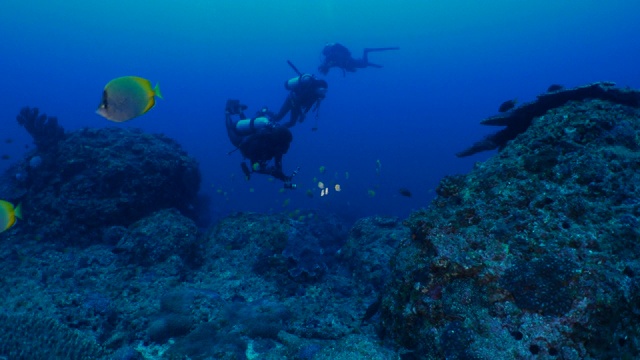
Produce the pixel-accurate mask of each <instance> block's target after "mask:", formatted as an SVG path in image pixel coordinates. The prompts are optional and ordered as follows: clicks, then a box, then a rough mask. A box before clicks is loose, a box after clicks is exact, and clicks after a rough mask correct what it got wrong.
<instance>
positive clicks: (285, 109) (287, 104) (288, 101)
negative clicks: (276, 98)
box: [271, 94, 293, 122]
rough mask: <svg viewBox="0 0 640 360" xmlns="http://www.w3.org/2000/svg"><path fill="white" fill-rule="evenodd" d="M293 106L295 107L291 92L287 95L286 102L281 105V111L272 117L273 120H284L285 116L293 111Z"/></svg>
mask: <svg viewBox="0 0 640 360" xmlns="http://www.w3.org/2000/svg"><path fill="white" fill-rule="evenodd" d="M292 107H293V99H292V98H291V94H289V95H287V98H286V99H285V100H284V103H283V104H282V106H281V107H280V111H278V113H277V114H275V115H274V116H273V118H271V121H273V122H278V121H280V120H282V119H283V118H284V117H285V115H287V113H288V112H289V111H291V108H292Z"/></svg>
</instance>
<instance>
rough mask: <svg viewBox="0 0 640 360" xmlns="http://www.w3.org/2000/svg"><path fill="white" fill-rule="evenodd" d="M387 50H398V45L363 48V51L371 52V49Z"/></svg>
mask: <svg viewBox="0 0 640 360" xmlns="http://www.w3.org/2000/svg"><path fill="white" fill-rule="evenodd" d="M387 50H400V48H399V47H397V46H394V47H384V48H365V49H364V51H365V52H372V51H387Z"/></svg>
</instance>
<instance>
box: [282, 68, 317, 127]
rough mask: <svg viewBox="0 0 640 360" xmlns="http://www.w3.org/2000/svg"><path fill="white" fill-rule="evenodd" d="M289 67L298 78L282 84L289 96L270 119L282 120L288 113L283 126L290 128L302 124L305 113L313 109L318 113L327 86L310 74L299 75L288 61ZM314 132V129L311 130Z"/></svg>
mask: <svg viewBox="0 0 640 360" xmlns="http://www.w3.org/2000/svg"><path fill="white" fill-rule="evenodd" d="M287 63H289V66H291V68H293V70H294V71H295V72H296V73H297V74H298V76H296V77H294V78H291V79H289V80H287V81H286V82H285V83H284V87H285V89H287V90H289V95H288V96H287V98H286V99H285V101H284V104H282V106H281V107H280V111H278V113H277V114H275V115H274V116H273V118H272V119H271V120H272V121H274V122H278V121H280V120H282V119H283V118H284V117H285V116H286V115H287V113H288V112H291V116H290V117H289V122H287V123H286V124H285V125H284V126H286V127H287V128H290V127H292V126H294V125H295V124H296V123H298V122H303V121H304V119H305V117H306V115H307V113H308V112H309V111H310V110H312V109H313V111H318V107H319V106H320V103H321V102H322V100H323V99H324V98H325V96H326V94H327V88H328V86H329V85H328V84H327V82H326V81H324V80H321V79H318V78H316V77H315V76H313V75H311V74H303V73H301V72H300V71H299V70H298V69H297V68H296V67H295V66H294V65H293V64H292V63H291V62H290V61H287ZM313 130H316V127H314V128H313Z"/></svg>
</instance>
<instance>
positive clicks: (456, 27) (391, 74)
mask: <svg viewBox="0 0 640 360" xmlns="http://www.w3.org/2000/svg"><path fill="white" fill-rule="evenodd" d="M637 11H638V5H635V4H634V3H632V2H626V1H613V2H608V3H606V4H605V3H603V2H597V1H580V2H577V1H570V2H556V1H537V2H517V1H508V0H507V1H483V2H474V1H403V2H401V3H393V4H392V3H389V2H377V1H349V2H341V1H269V2H263V1H242V2H232V1H189V2H188V3H179V2H174V1H135V2H128V1H112V2H109V3H108V5H106V4H105V3H104V2H97V1H47V2H39V1H14V0H7V1H3V2H2V4H0V20H1V21H0V33H2V34H3V41H2V42H0V52H1V53H2V56H1V57H0V68H1V69H2V74H3V80H2V83H1V84H0V94H1V95H2V96H0V117H1V118H3V119H5V120H4V121H3V130H2V135H3V138H11V139H14V140H15V141H13V142H12V143H10V144H7V143H4V142H3V143H2V144H0V153H2V154H5V155H8V157H9V158H10V159H9V160H3V161H2V162H1V163H0V170H3V169H4V168H6V167H7V166H8V165H9V164H10V163H11V161H12V159H16V158H19V157H20V156H21V154H22V153H24V152H25V149H24V145H26V144H29V143H30V139H29V137H28V134H27V133H26V132H24V131H23V130H21V129H20V128H19V126H18V124H17V123H16V122H15V121H13V118H14V116H15V114H16V113H17V111H18V110H19V109H20V108H21V107H22V106H25V105H31V106H38V107H39V108H40V109H41V111H44V112H47V113H49V114H55V115H56V116H57V117H58V119H59V122H60V124H61V125H62V126H63V127H64V128H65V129H67V130H74V129H77V128H81V127H92V128H101V127H114V126H115V127H136V128H142V129H144V130H145V131H147V132H152V133H164V134H166V135H167V136H169V137H171V138H174V139H176V140H177V141H178V142H179V143H180V144H181V145H182V146H183V147H184V148H185V149H186V151H187V152H188V153H190V154H191V155H192V156H194V157H195V158H196V159H197V160H198V161H199V163H200V168H201V171H202V173H203V182H202V190H201V192H202V194H203V195H205V196H208V197H209V198H210V199H211V206H210V208H211V210H210V211H211V212H212V214H211V217H212V219H219V218H220V217H222V216H224V215H226V214H228V213H229V212H232V211H259V212H269V211H271V212H279V211H282V210H287V211H292V210H294V209H314V208H326V209H329V210H330V211H333V212H337V213H339V214H341V215H343V216H345V217H350V218H351V219H352V220H355V219H357V218H359V217H362V216H368V215H372V214H387V215H398V216H401V217H405V216H407V215H408V214H409V213H410V212H411V211H412V210H415V209H419V208H421V207H424V206H426V205H427V204H428V203H429V201H430V200H431V199H432V198H433V197H434V195H435V193H434V188H435V186H436V185H437V182H438V181H439V180H440V179H441V178H442V176H443V175H445V174H453V173H464V172H466V171H468V170H469V169H470V168H471V167H472V164H473V163H474V162H476V161H479V160H483V159H486V158H487V157H488V156H490V155H491V153H484V154H480V155H477V156H473V157H470V158H465V159H458V158H456V157H455V156H454V154H455V153H456V152H458V151H460V150H461V149H463V148H465V147H466V146H467V145H468V144H469V143H470V141H474V140H475V139H476V138H479V137H480V136H482V135H483V134H486V133H488V132H489V131H490V130H491V129H487V128H483V127H481V126H479V125H478V120H479V119H480V118H484V117H486V116H489V115H492V114H494V113H496V112H497V108H498V105H499V104H500V103H502V102H503V101H505V100H508V99H512V98H517V99H518V100H519V101H520V102H523V101H529V100H532V99H533V98H534V96H535V95H536V94H538V93H540V92H543V91H544V90H545V89H546V88H547V87H548V86H549V85H550V84H552V83H557V84H562V85H565V86H575V85H579V84H583V83H588V82H593V81H596V80H607V81H614V82H617V83H618V85H620V86H632V87H633V86H639V85H640V72H639V71H638V63H639V58H640V50H639V49H638V48H637V47H636V46H633V43H634V42H633V39H634V38H635V37H637V34H638V33H639V30H640V23H639V22H638V21H636V20H637V17H636V14H637ZM329 42H340V43H342V44H344V45H345V46H347V47H348V48H349V49H350V50H351V52H352V54H353V55H354V56H360V54H361V51H362V49H363V48H365V47H384V46H399V47H400V51H389V52H380V53H372V54H371V55H370V59H371V61H373V62H375V63H379V64H382V65H384V68H382V69H374V68H368V69H361V70H360V71H358V72H357V73H348V74H347V75H346V76H343V75H342V74H341V72H340V71H338V70H334V71H332V72H330V73H329V75H328V76H326V77H324V78H325V79H326V80H327V81H328V83H329V91H328V94H327V98H326V100H325V101H324V102H323V104H322V106H321V108H320V110H319V118H318V119H317V126H318V131H315V132H312V131H311V128H312V127H313V126H314V125H315V122H316V120H315V118H314V115H313V114H310V115H309V116H308V118H307V120H306V122H305V123H303V124H300V125H298V126H296V127H295V128H293V129H292V130H293V134H294V140H293V143H292V146H291V149H290V150H289V153H288V154H287V155H285V157H284V169H285V172H291V171H293V170H294V169H295V168H296V167H298V166H299V167H300V173H299V175H298V176H297V177H296V179H295V182H296V183H297V184H298V190H296V191H285V192H281V191H279V190H280V188H281V184H280V183H279V182H277V181H275V182H272V181H269V179H268V177H266V176H254V177H253V178H252V179H251V181H250V182H246V181H245V180H244V177H243V176H242V173H241V171H240V166H239V164H240V161H241V156H240V154H239V153H233V154H231V155H227V153H228V152H229V151H230V150H233V147H232V146H231V144H230V142H229V140H228V138H227V135H226V132H225V129H224V113H223V111H224V103H225V101H226V99H228V98H237V99H240V100H241V101H242V102H244V103H245V104H247V105H249V110H248V111H249V113H252V112H253V111H257V110H258V109H259V108H260V107H261V106H264V105H266V106H269V107H270V108H271V109H273V110H277V109H278V108H279V106H280V105H281V103H282V101H284V98H285V97H286V95H287V91H286V90H285V89H284V86H283V83H284V81H285V80H287V79H289V78H291V77H293V76H294V75H295V74H294V72H293V71H292V69H291V68H290V67H289V66H288V65H287V63H286V60H290V61H292V62H293V63H294V64H295V65H296V66H297V67H298V68H299V69H301V71H303V72H304V71H307V72H315V73H317V71H316V68H317V66H318V64H319V63H320V60H321V58H320V55H321V54H320V53H321V50H322V47H323V46H324V44H325V43H329ZM124 75H138V76H142V77H145V78H148V79H149V80H150V81H151V82H152V83H154V84H155V83H156V82H159V83H160V85H161V89H162V92H163V95H164V98H165V100H159V101H158V102H157V104H156V107H155V108H154V109H152V110H151V111H150V112H149V113H147V114H145V115H144V116H142V117H140V118H137V119H135V120H133V121H130V122H128V123H125V124H114V123H111V122H109V121H107V120H105V119H103V118H101V117H100V116H98V115H96V114H95V109H96V108H97V105H98V103H99V101H100V96H101V92H102V89H103V87H104V85H105V84H106V83H107V82H108V81H109V80H111V79H113V78H115V77H118V76H124ZM3 140H4V139H3ZM378 160H379V162H380V164H381V168H380V169H379V170H380V171H379V173H378V172H377V171H376V170H377V161H378ZM321 166H323V167H324V169H325V171H324V173H321V172H320V167H321ZM347 173H348V175H347ZM347 176H348V178H347ZM314 178H316V180H317V181H318V180H319V181H323V182H325V183H327V184H333V183H339V184H340V185H341V188H342V191H341V192H340V193H336V192H331V193H330V194H329V196H326V197H320V196H319V195H320V189H318V188H317V186H316V183H315V182H314ZM403 187H404V188H407V189H409V190H410V191H411V192H412V195H413V196H412V197H411V198H408V197H403V196H401V195H400V194H399V193H398V189H399V188H403ZM307 190H311V191H312V192H313V194H314V197H313V198H310V197H308V196H307V194H306V191H307ZM370 190H371V191H373V192H375V195H374V193H373V192H370Z"/></svg>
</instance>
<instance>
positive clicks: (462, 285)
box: [381, 98, 640, 359]
mask: <svg viewBox="0 0 640 360" xmlns="http://www.w3.org/2000/svg"><path fill="white" fill-rule="evenodd" d="M639 139H640V111H639V110H638V109H637V106H636V104H632V103H629V104H621V103H620V102H619V101H615V100H603V99H598V98H596V99H581V100H578V101H567V102H563V103H561V104H558V106H557V107H552V108H549V109H547V110H546V112H544V113H543V114H541V115H540V116H537V117H535V118H533V119H532V121H531V124H530V126H528V127H527V129H526V131H524V132H523V133H521V134H520V135H518V136H517V137H515V138H513V139H512V140H511V141H509V142H507V143H505V147H504V149H503V150H502V151H501V152H500V153H499V154H498V155H496V156H494V157H492V158H491V159H489V160H488V161H486V162H484V163H479V164H477V165H476V167H475V169H474V170H473V171H472V172H471V173H469V174H468V175H464V176H462V175H456V176H451V177H446V178H445V179H443V180H442V182H441V183H440V185H439V186H438V188H437V190H436V192H437V195H438V196H437V198H436V199H435V200H434V202H433V203H432V205H431V207H430V208H428V209H426V210H423V211H420V212H416V213H414V214H412V215H411V216H410V218H409V219H408V220H407V221H406V225H407V226H408V227H409V228H410V229H411V239H412V240H411V241H406V242H403V243H402V244H401V245H400V247H399V248H398V250H397V252H396V254H395V255H394V256H393V257H392V259H391V265H392V279H391V281H390V285H389V286H388V288H387V289H386V291H385V295H384V297H383V300H382V308H381V316H382V322H383V326H384V327H385V329H386V331H387V332H386V334H388V335H390V336H391V337H392V338H394V339H395V340H396V341H398V342H399V343H400V344H401V345H402V346H404V347H406V348H407V349H408V350H409V351H411V353H413V354H416V355H417V356H416V357H415V358H418V359H441V358H447V359H527V358H534V357H535V358H538V359H554V358H558V359H614V358H616V359H632V358H633V359H635V358H638V357H639V356H640V337H639V336H638V334H640V326H639V325H638V324H640V316H639V315H638V314H640V311H638V304H640V291H638V289H640V277H639V276H637V274H638V272H639V271H640V261H639V260H640V230H639V227H638V225H639V224H638V216H640V200H639V199H640V187H639V186H638V185H637V184H639V183H640V140H639Z"/></svg>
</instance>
